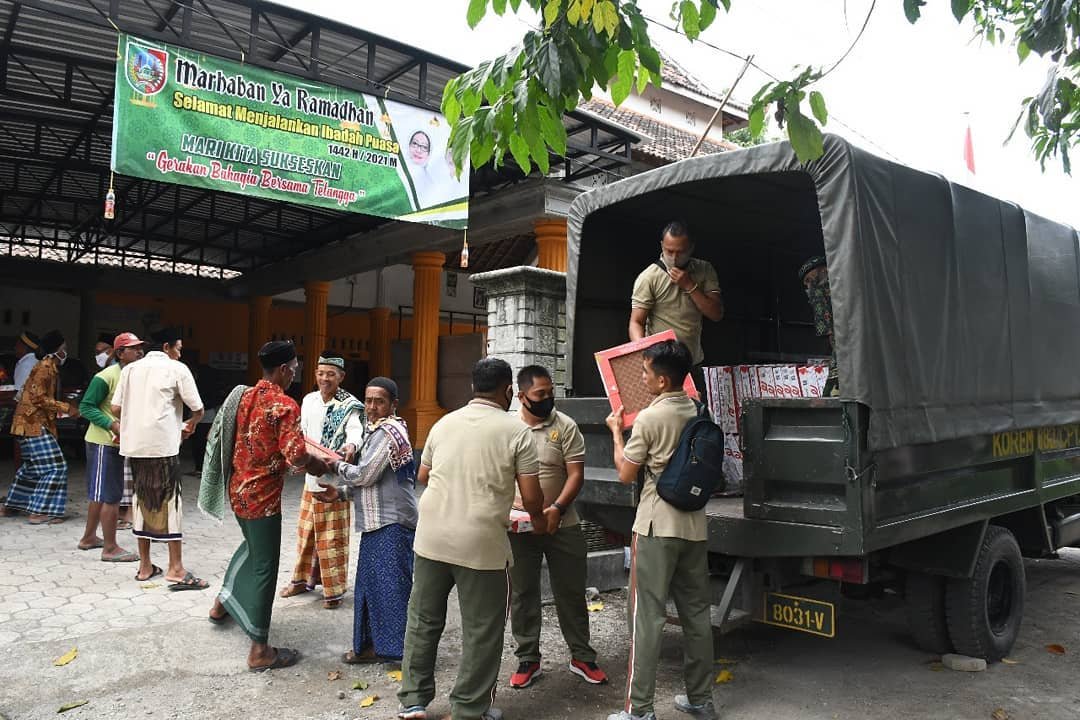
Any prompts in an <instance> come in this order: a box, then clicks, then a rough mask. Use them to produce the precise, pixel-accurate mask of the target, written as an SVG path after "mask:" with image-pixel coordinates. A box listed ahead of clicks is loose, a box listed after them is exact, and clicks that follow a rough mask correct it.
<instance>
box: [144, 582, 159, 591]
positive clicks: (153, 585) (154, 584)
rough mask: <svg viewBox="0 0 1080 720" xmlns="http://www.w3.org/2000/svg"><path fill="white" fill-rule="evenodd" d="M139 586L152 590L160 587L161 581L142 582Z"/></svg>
mask: <svg viewBox="0 0 1080 720" xmlns="http://www.w3.org/2000/svg"><path fill="white" fill-rule="evenodd" d="M139 587H140V588H142V589H143V590H153V589H154V588H159V587H161V583H143V584H142V585H140V586H139Z"/></svg>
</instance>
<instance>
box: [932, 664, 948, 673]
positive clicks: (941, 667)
mask: <svg viewBox="0 0 1080 720" xmlns="http://www.w3.org/2000/svg"><path fill="white" fill-rule="evenodd" d="M930 669H931V670H933V671H934V672H939V671H941V670H944V669H945V664H944V663H940V662H932V663H930Z"/></svg>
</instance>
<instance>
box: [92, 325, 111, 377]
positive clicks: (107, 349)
mask: <svg viewBox="0 0 1080 720" xmlns="http://www.w3.org/2000/svg"><path fill="white" fill-rule="evenodd" d="M112 341H113V339H112V337H111V336H110V335H108V334H107V333H101V334H100V335H98V339H97V342H96V343H94V363H95V364H97V366H98V368H100V369H102V370H104V369H105V368H106V367H108V366H109V364H110V363H112V364H115V359H114V358H113V345H112Z"/></svg>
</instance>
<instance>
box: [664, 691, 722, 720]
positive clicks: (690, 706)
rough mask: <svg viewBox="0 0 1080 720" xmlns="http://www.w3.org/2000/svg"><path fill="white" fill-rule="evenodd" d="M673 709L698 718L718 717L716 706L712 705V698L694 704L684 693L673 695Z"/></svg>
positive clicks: (713, 718) (702, 719)
mask: <svg viewBox="0 0 1080 720" xmlns="http://www.w3.org/2000/svg"><path fill="white" fill-rule="evenodd" d="M675 709H676V710H678V711H679V712H684V713H686V714H687V715H692V716H694V717H695V718H697V719H698V720H717V718H718V717H719V716H718V715H717V714H716V706H715V705H713V701H712V700H709V701H707V702H703V703H701V704H700V705H695V704H694V703H692V702H690V698H688V697H687V696H685V695H676V696H675Z"/></svg>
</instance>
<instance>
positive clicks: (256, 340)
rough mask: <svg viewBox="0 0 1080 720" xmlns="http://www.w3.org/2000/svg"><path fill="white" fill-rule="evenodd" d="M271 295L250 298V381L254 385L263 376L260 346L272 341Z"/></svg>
mask: <svg viewBox="0 0 1080 720" xmlns="http://www.w3.org/2000/svg"><path fill="white" fill-rule="evenodd" d="M272 303H273V298H271V297H270V296H269V295H255V296H252V298H251V299H250V300H248V374H247V376H248V382H249V383H251V384H252V385H254V384H255V383H257V382H259V380H260V378H262V376H263V371H262V365H260V364H259V348H261V347H262V346H263V345H265V344H266V343H268V342H269V341H270V305H271V304H272Z"/></svg>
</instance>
